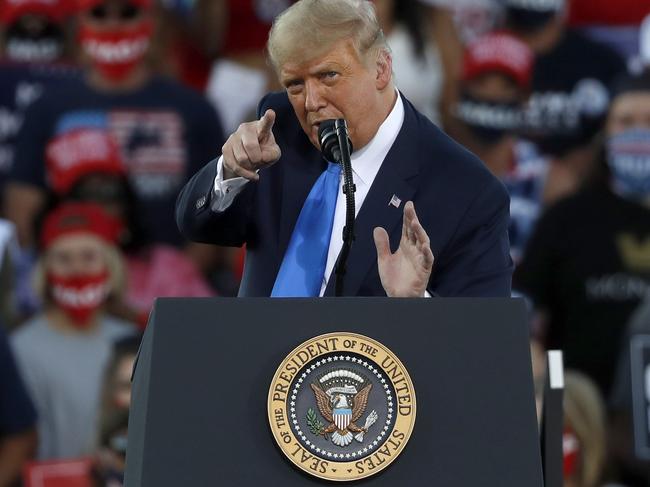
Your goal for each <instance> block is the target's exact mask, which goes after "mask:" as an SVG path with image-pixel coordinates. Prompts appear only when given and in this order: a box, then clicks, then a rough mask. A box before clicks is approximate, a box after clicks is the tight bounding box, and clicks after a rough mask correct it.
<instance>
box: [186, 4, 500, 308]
mask: <svg viewBox="0 0 650 487" xmlns="http://www.w3.org/2000/svg"><path fill="white" fill-rule="evenodd" d="M269 54H270V57H271V61H272V63H273V65H274V66H275V68H276V71H277V73H278V76H279V78H280V81H281V83H282V85H283V86H284V87H285V88H286V93H283V94H272V95H268V96H267V97H265V98H264V99H263V100H262V102H261V103H260V109H259V114H260V115H261V114H263V115H262V116H261V118H259V120H257V121H254V122H250V123H246V124H242V125H241V126H240V127H239V129H238V130H237V131H236V132H235V133H234V134H232V135H231V136H230V138H229V139H228V140H227V142H226V143H225V144H224V146H223V150H222V156H221V157H220V158H218V159H217V160H215V161H212V162H210V163H209V164H208V165H207V166H205V167H204V168H203V169H202V170H201V171H200V172H199V173H197V174H196V175H195V176H194V177H193V178H192V180H191V181H190V182H189V183H188V184H187V186H186V187H185V188H184V190H183V191H182V193H181V194H180V196H179V199H178V202H177V215H176V216H177V222H178V225H179V228H180V229H181V231H182V232H183V234H184V235H186V236H187V237H188V238H190V239H192V240H197V241H201V242H209V243H217V244H221V245H242V244H244V243H246V244H247V257H246V264H245V269H244V278H243V280H242V284H241V288H240V295H242V296H269V295H273V296H283V295H298V296H308V295H312V296H313V295H332V294H333V290H334V285H333V284H334V279H330V276H331V275H332V268H333V266H334V262H335V261H336V257H337V255H338V251H339V249H340V248H341V229H342V215H343V214H344V212H345V210H344V205H345V198H344V196H343V195H342V194H341V192H340V191H338V193H339V194H338V195H337V196H336V197H335V199H336V206H334V204H333V203H332V204H331V205H330V206H329V207H328V208H329V209H328V210H327V211H326V212H325V213H322V214H321V213H318V217H317V218H312V221H308V220H309V215H312V216H313V212H314V211H315V210H314V206H313V201H314V199H316V200H317V201H319V202H321V200H322V201H325V203H323V204H322V205H321V206H325V207H327V206H328V203H326V202H327V198H326V197H324V198H323V199H319V198H320V197H319V196H318V195H317V194H315V193H317V192H318V191H319V188H320V187H321V186H319V185H322V184H323V177H324V176H325V179H327V176H326V175H327V173H328V172H330V173H332V172H331V171H332V165H331V164H329V163H328V162H327V161H325V160H324V159H323V157H322V154H321V153H320V152H319V151H318V149H317V148H318V147H319V141H318V128H319V125H320V123H321V122H322V121H324V120H327V119H336V118H344V119H346V121H347V123H348V126H349V132H350V139H351V142H352V146H353V147H354V149H355V150H354V152H353V154H352V167H353V172H354V177H355V185H356V186H357V205H358V207H359V208H358V213H357V217H356V223H355V233H356V240H355V242H354V244H353V246H352V251H351V253H350V257H349V265H348V271H347V275H346V281H345V288H344V294H345V295H358V296H377V295H385V294H387V295H389V296H413V297H415V296H425V295H428V294H430V295H433V294H437V295H441V296H509V294H510V278H511V272H512V264H511V260H510V257H509V247H508V237H507V227H508V205H509V200H508V196H507V193H506V191H505V189H504V188H503V186H502V185H501V184H500V183H499V182H498V181H497V180H496V179H495V178H494V177H493V176H492V175H491V174H490V173H489V171H488V170H487V169H486V168H485V167H484V166H483V164H482V163H481V162H480V161H479V160H478V159H477V158H476V157H474V156H473V155H472V154H470V153H469V152H467V151H465V150H464V149H463V148H461V147H460V146H458V145H457V144H455V143H454V142H453V141H451V140H450V139H449V138H448V137H447V136H446V135H444V134H443V133H442V132H441V131H440V130H439V129H437V128H436V127H435V126H434V125H433V124H432V123H431V122H430V121H428V120H427V119H426V118H425V117H424V116H422V115H421V114H419V113H418V112H417V111H416V110H415V109H414V108H413V106H412V105H411V104H410V103H409V102H408V101H407V100H405V99H404V98H403V97H402V96H401V95H400V94H399V92H398V91H397V90H396V89H395V86H394V84H393V79H392V59H391V54H390V49H389V48H388V46H387V45H386V43H385V40H384V38H383V34H382V33H381V30H380V28H379V26H378V24H377V21H376V17H375V14H374V10H373V7H372V4H371V3H370V2H367V1H361V0H328V1H323V0H301V1H299V2H297V3H296V4H294V6H292V7H291V8H289V9H288V10H287V11H285V13H284V14H282V15H281V16H280V17H279V18H278V19H277V20H276V22H275V24H274V27H273V29H272V31H271V34H270V37H269ZM275 163H277V164H275ZM273 164H275V165H273ZM271 165H273V167H270V166H271ZM403 202H408V203H403ZM319 204H320V203H319ZM414 204H415V206H416V207H417V208H418V213H419V216H418V215H416V213H415V208H414ZM318 208H320V207H318ZM318 211H321V210H320V209H319V210H318ZM332 214H333V215H332ZM325 215H326V216H325ZM323 221H326V222H327V224H326V225H325V229H326V230H325V231H324V232H323V233H324V236H323V237H322V238H320V237H319V238H314V235H313V234H314V233H315V231H312V230H313V229H316V228H319V229H320V228H322V227H323V225H322V223H323ZM330 222H331V223H330ZM400 223H401V225H400ZM309 229H312V230H309ZM425 229H426V231H425ZM427 233H428V235H427ZM373 236H374V244H373ZM322 242H325V246H324V250H323V251H320V250H318V249H319V246H320V244H321V243H322ZM327 243H329V245H327ZM391 248H397V250H396V252H395V253H391V250H390V249H391ZM314 249H317V250H318V252H315V250H314ZM323 252H324V254H323ZM314 253H316V254H318V256H317V258H314V255H313V254H314ZM434 256H435V265H434ZM321 264H322V265H321ZM310 272H311V273H312V274H315V275H312V276H310V275H309V273H310ZM314 279H315V280H314ZM303 280H304V281H308V282H310V283H311V284H310V285H308V286H306V287H304V286H302V285H301V286H299V287H300V289H299V290H297V291H296V292H295V293H294V292H293V289H295V287H294V283H295V282H298V281H300V282H301V283H302V281H303ZM287 283H288V284H287ZM314 283H316V285H314Z"/></svg>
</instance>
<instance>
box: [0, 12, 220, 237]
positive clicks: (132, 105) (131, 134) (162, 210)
mask: <svg viewBox="0 0 650 487" xmlns="http://www.w3.org/2000/svg"><path fill="white" fill-rule="evenodd" d="M78 3H79V12H80V13H79V19H78V20H79V23H78V32H77V39H78V42H79V45H80V49H81V51H82V53H83V55H84V60H85V64H86V67H85V69H84V73H83V77H82V78H81V79H73V80H71V81H70V82H69V83H64V84H61V85H59V86H57V88H56V89H51V90H48V91H47V92H46V93H44V95H43V96H42V97H41V98H40V99H39V100H38V101H37V102H36V103H34V104H33V105H32V106H31V107H30V109H29V110H28V111H27V113H26V115H25V122H24V125H23V127H22V129H21V131H20V133H19V134H18V141H17V147H16V154H15V162H14V164H13V167H12V170H11V173H10V175H9V182H8V183H7V189H6V197H5V208H4V209H5V213H6V215H7V217H8V218H9V219H10V220H12V221H13V222H14V223H15V224H16V227H17V229H18V237H19V241H20V243H21V246H23V247H29V246H30V245H32V244H33V241H34V235H33V233H34V232H33V222H34V217H35V215H36V214H38V212H39V211H41V210H42V208H43V207H44V205H45V202H46V196H47V191H48V189H49V188H48V181H47V178H46V176H45V174H46V170H45V160H46V158H47V154H46V147H47V144H48V142H49V141H50V140H51V139H52V138H53V137H55V136H60V135H62V134H65V133H72V132H75V131H80V130H86V129H105V130H108V131H109V132H110V134H111V136H112V137H113V138H114V139H115V142H116V143H117V144H118V146H119V149H120V152H121V155H122V158H123V160H124V162H125V166H126V170H127V173H128V177H129V180H130V182H131V183H132V185H133V187H134V190H135V193H136V199H137V201H138V208H139V211H140V214H139V217H140V219H141V220H142V221H143V222H144V224H145V231H146V232H147V236H148V237H149V238H150V240H152V241H154V242H159V243H166V244H171V245H175V246H181V245H183V244H184V240H183V239H182V237H181V235H180V233H179V232H178V231H177V229H176V226H175V224H174V218H173V213H174V203H175V200H176V195H177V193H178V191H179V190H180V188H181V187H182V186H183V184H184V183H185V182H186V181H187V179H189V176H190V175H191V174H193V173H194V172H196V171H197V170H198V169H199V167H200V166H197V165H196V164H200V163H201V162H202V161H204V160H206V159H210V158H212V157H214V155H215V154H214V147H219V146H220V145H221V144H222V143H223V134H222V129H221V125H220V123H219V120H218V117H217V114H216V112H215V111H214V109H213V108H212V107H211V106H210V105H209V103H208V102H207V101H206V100H205V99H204V98H203V97H202V96H201V95H200V94H198V93H195V92H193V91H191V90H190V89H187V88H184V87H182V86H181V85H180V84H178V83H176V82H174V81H172V80H169V79H165V78H162V77H159V76H156V75H154V73H153V72H152V69H151V68H150V67H149V64H148V63H147V54H148V53H149V51H150V49H149V46H150V44H151V42H152V36H153V32H154V14H153V1H152V0H79V2H78ZM88 150H92V148H88Z"/></svg>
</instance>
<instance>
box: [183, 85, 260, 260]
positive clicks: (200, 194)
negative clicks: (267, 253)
mask: <svg viewBox="0 0 650 487" xmlns="http://www.w3.org/2000/svg"><path fill="white" fill-rule="evenodd" d="M268 98H269V95H266V96H265V97H264V98H262V100H261V101H260V103H259V106H258V108H257V116H258V119H259V118H260V117H261V115H262V114H263V113H264V112H265V111H266V109H267V108H269V106H268ZM218 160H219V158H218V157H217V158H216V159H214V160H212V161H211V162H209V163H208V164H207V165H206V166H204V167H203V168H202V169H201V170H199V171H198V172H197V173H196V174H195V175H194V176H193V177H192V178H191V179H190V180H189V181H188V183H187V184H186V185H185V187H184V188H183V189H182V190H181V192H180V194H179V195H178V199H177V200H176V224H177V225H178V229H179V230H180V232H181V233H182V234H183V236H185V238H187V239H189V240H192V241H194V242H202V243H211V244H217V245H225V246H230V247H241V246H242V245H243V244H245V243H247V242H248V241H249V237H250V234H251V231H250V222H251V221H252V212H253V204H254V199H255V193H256V188H257V184H247V185H246V186H245V187H244V189H243V190H242V192H241V193H240V194H238V195H237V197H236V198H235V201H234V202H233V203H232V205H230V206H229V207H228V208H227V209H226V210H225V211H223V212H216V211H213V210H212V198H213V197H214V180H215V177H216V176H217V161H218Z"/></svg>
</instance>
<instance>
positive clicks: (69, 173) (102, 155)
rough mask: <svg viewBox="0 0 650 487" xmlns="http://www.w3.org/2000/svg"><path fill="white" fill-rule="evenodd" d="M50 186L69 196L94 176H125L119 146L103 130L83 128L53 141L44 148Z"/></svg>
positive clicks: (60, 193) (57, 191) (59, 193)
mask: <svg viewBox="0 0 650 487" xmlns="http://www.w3.org/2000/svg"><path fill="white" fill-rule="evenodd" d="M45 164H46V167H47V175H48V179H49V183H50V186H51V187H52V189H53V190H54V192H55V193H57V194H58V195H64V194H66V193H68V192H69V191H70V190H71V189H72V187H73V186H74V184H75V183H76V182H77V181H79V180H80V179H81V178H82V177H83V176H86V175H88V174H91V173H102V174H114V175H118V176H124V175H126V169H125V168H124V165H123V164H122V159H121V157H120V151H119V148H118V146H117V143H116V142H115V141H114V140H113V138H112V137H111V135H110V134H109V133H108V132H107V131H105V130H101V129H91V128H83V129H78V130H73V131H71V132H66V133H64V134H61V135H58V136H57V137H55V138H53V139H52V140H51V141H50V142H49V143H48V144H47V147H46V149H45Z"/></svg>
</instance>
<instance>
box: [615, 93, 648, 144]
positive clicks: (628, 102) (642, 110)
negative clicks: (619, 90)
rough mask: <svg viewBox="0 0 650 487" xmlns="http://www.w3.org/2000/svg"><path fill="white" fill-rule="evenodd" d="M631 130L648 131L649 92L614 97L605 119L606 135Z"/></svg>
mask: <svg viewBox="0 0 650 487" xmlns="http://www.w3.org/2000/svg"><path fill="white" fill-rule="evenodd" d="M633 128H644V129H650V91H645V92H643V91H635V92H629V93H625V94H623V95H620V96H618V97H616V98H615V99H614V101H613V103H612V107H611V109H610V112H609V117H608V119H607V135H616V134H619V133H621V132H623V131H624V130H628V129H633Z"/></svg>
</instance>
